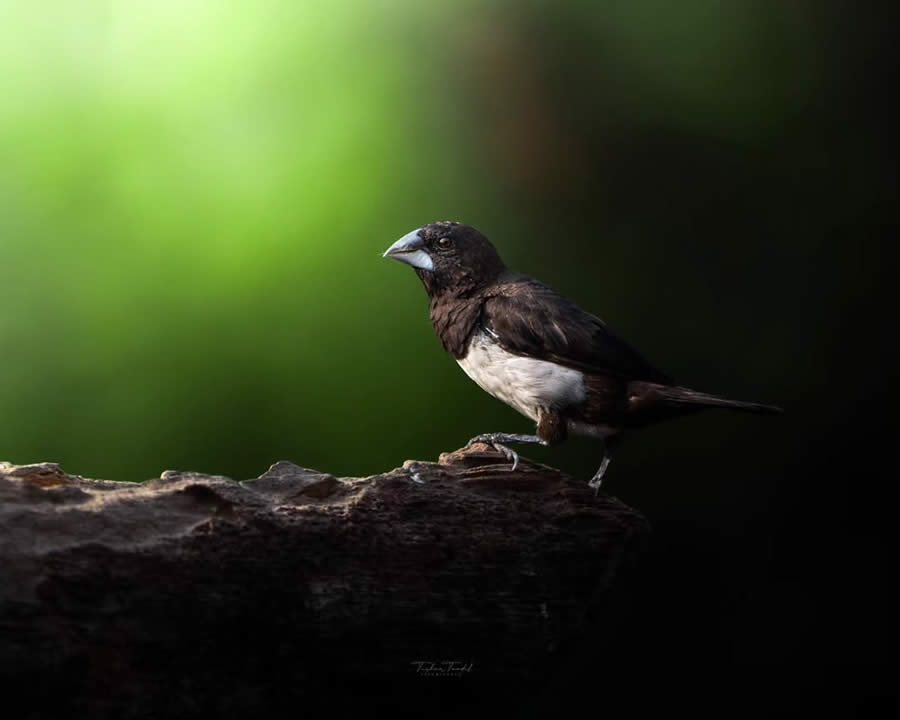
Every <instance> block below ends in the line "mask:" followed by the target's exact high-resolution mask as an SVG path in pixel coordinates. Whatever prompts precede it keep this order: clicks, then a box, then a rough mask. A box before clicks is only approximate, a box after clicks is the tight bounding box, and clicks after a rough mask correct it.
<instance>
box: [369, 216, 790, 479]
mask: <svg viewBox="0 0 900 720" xmlns="http://www.w3.org/2000/svg"><path fill="white" fill-rule="evenodd" d="M384 257H389V258H393V259H394V260H399V261H400V262H402V263H406V264H407V265H411V266H412V267H413V268H414V269H415V272H416V275H418V276H419V278H420V279H421V281H422V283H423V284H424V285H425V291H426V292H427V293H428V297H429V299H430V306H429V307H430V315H431V324H432V325H433V326H434V330H435V332H436V333H437V336H438V338H439V339H440V341H441V345H443V347H444V349H445V350H446V351H447V352H449V353H450V354H451V355H453V357H454V358H455V359H456V362H457V363H459V366H460V367H461V368H462V369H463V370H464V371H465V373H466V374H467V375H468V376H469V377H470V378H471V379H472V380H474V381H475V382H476V383H478V385H479V386H481V388H482V389H483V390H486V391H487V392H488V393H490V394H491V395H493V396H494V397H495V398H497V399H498V400H502V401H503V402H505V403H506V404H507V405H510V406H511V407H513V408H515V409H516V410H518V411H519V412H520V413H522V414H523V415H525V416H526V417H528V418H530V419H531V420H533V421H534V422H535V423H537V434H536V435H523V434H516V433H501V432H495V433H485V434H482V435H477V436H475V437H474V438H472V439H471V440H470V441H469V443H468V445H467V447H468V446H471V445H472V444H473V443H476V442H481V443H486V444H488V445H490V446H492V447H493V448H494V449H495V450H497V451H498V452H500V453H502V454H503V455H504V456H505V457H506V458H507V459H508V460H510V462H512V469H513V470H515V469H516V468H517V467H518V464H519V456H518V454H517V453H516V452H515V451H514V450H512V449H511V448H509V447H507V445H506V443H533V444H539V445H555V444H557V443H561V442H562V441H564V440H565V439H566V437H567V436H568V435H569V434H570V433H571V434H573V435H583V436H588V437H591V438H595V439H597V440H598V441H599V442H600V444H601V446H602V460H601V463H600V467H599V468H598V469H597V472H596V473H595V474H594V476H593V477H592V478H591V480H590V481H589V483H588V484H589V485H590V486H591V487H592V488H594V489H595V490H599V487H600V484H601V482H602V480H603V476H604V474H605V473H606V469H607V467H608V466H609V461H610V452H609V448H610V445H611V444H612V443H613V442H614V441H615V440H616V439H618V438H620V437H621V435H622V433H623V432H624V431H625V430H631V429H633V428H639V427H643V426H645V425H649V424H650V423H655V422H658V421H660V420H667V419H669V418H674V417H677V416H680V415H686V414H688V413H692V412H696V411H698V410H702V409H705V408H714V407H720V408H731V409H734V410H742V411H745V412H753V413H781V412H782V410H781V408H778V407H774V406H772V405H761V404H759V403H750V402H741V401H738V400H729V399H728V398H723V397H718V396H716V395H709V394H707V393H703V392H698V391H696V390H691V389H689V388H686V387H681V386H679V385H676V384H675V383H674V381H673V380H672V378H670V377H669V376H668V375H666V374H664V373H662V372H660V371H659V370H657V369H656V368H654V367H653V366H652V365H651V364H650V363H649V362H647V360H645V359H644V358H643V357H642V356H641V355H640V354H639V353H638V352H637V351H636V350H634V349H633V348H631V347H630V346H629V345H628V344H626V343H625V342H624V341H623V340H621V339H620V338H619V337H617V336H616V335H615V334H613V333H612V332H611V331H610V330H609V328H608V327H607V326H606V323H604V322H603V321H602V320H601V319H600V318H598V317H596V316H595V315H592V314H590V313H588V312H585V311H584V310H582V309H581V308H579V307H578V306H577V305H576V304H575V303H574V302H572V301H571V300H569V299H567V298H565V297H563V296H562V295H560V294H559V293H557V292H556V291H555V290H553V289H552V288H549V287H547V286H546V285H544V284H542V283H540V282H538V281H537V280H535V279H533V278H530V277H528V276H527V275H522V274H520V273H517V272H514V271H512V270H510V269H509V268H507V267H506V265H505V264H504V263H503V260H501V259H500V255H499V254H498V253H497V250H496V249H495V248H494V246H493V245H492V244H491V243H490V242H489V241H488V239H487V238H486V237H485V236H484V235H482V234H481V233H480V232H479V231H478V230H476V229H475V228H473V227H469V226H468V225H463V224H461V223H457V222H436V223H432V224H430V225H425V226H424V227H421V228H418V229H416V230H413V231H412V232H410V233H407V234H406V235H404V236H403V237H401V238H400V239H399V240H398V241H397V242H395V243H394V244H393V245H391V246H390V247H389V248H388V249H387V250H386V251H385V253H384Z"/></svg>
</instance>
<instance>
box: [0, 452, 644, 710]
mask: <svg viewBox="0 0 900 720" xmlns="http://www.w3.org/2000/svg"><path fill="white" fill-rule="evenodd" d="M648 531H649V530H648V526H647V523H646V521H645V520H644V518H643V517H642V516H641V515H640V514H639V513H638V512H636V511H634V510H632V509H631V508H629V507H627V506H626V505H624V504H622V503H621V502H619V501H618V500H616V499H615V498H613V497H610V496H608V495H604V494H601V495H600V496H599V497H597V498H595V497H594V494H593V492H592V491H591V490H590V489H589V488H588V487H587V486H586V484H585V483H584V482H583V480H575V479H572V478H570V477H568V476H566V475H564V474H562V473H561V472H559V471H557V470H554V469H552V468H549V467H546V466H543V465H538V464H535V463H532V462H529V461H527V460H525V459H523V461H522V463H521V465H520V469H519V470H518V471H517V472H515V473H512V472H510V468H509V464H508V463H507V462H506V461H505V460H503V459H502V458H501V457H499V456H498V455H496V454H495V453H493V452H492V451H489V450H488V448H486V447H485V446H475V447H473V448H471V449H468V450H460V451H456V452H453V453H448V454H445V455H442V456H441V458H440V461H439V462H438V463H425V462H407V463H405V464H404V466H403V467H402V468H398V469H396V470H392V471H390V472H387V473H384V474H381V475H374V476H372V477H366V478H335V477H333V476H332V475H329V474H327V473H321V472H317V471H314V470H309V469H306V468H302V467H299V466H297V465H293V464H292V463H288V462H279V463H276V464H275V465H273V466H272V467H271V468H270V469H269V470H268V472H266V473H265V474H263V475H262V476H260V477H259V478H257V479H254V480H248V481H244V482H236V481H234V480H231V479H229V478H226V477H220V476H209V475H201V474H197V473H189V472H173V471H167V472H164V473H163V474H162V476H161V477H159V478H158V479H154V480H150V481H147V482H145V483H141V484H133V483H119V482H110V481H102V480H88V479H85V478H81V477H78V476H73V475H69V474H66V473H65V472H63V471H62V470H61V469H60V468H59V467H58V466H57V465H55V464H52V463H41V464H36V465H25V466H16V465H10V464H7V463H0V677H2V680H3V683H4V685H6V686H7V687H9V688H11V689H12V690H13V691H14V693H21V694H22V695H23V697H25V698H26V699H27V700H28V701H29V703H30V704H29V705H28V706H27V707H29V708H31V710H30V711H29V712H31V713H32V714H31V715H29V712H26V713H25V715H21V714H20V715H19V716H20V717H29V716H33V717H43V716H46V713H48V712H57V713H59V712H65V713H68V715H67V716H69V717H71V716H73V715H78V716H90V717H94V718H105V717H134V718H144V717H147V718H149V717H153V718H159V717H184V716H190V715H200V714H208V715H209V716H211V717H223V716H230V715H235V716H236V715H240V714H242V713H247V712H253V711H262V710H266V709H270V708H272V707H274V704H273V703H275V702H276V701H277V702H278V704H279V706H281V705H282V704H284V703H291V702H311V701H312V700H313V699H321V698H322V697H325V696H328V697H331V698H332V702H335V703H339V701H340V698H341V697H343V698H344V699H345V700H346V699H347V698H349V697H352V696H353V695H354V693H355V692H357V691H358V692H359V693H362V694H365V695H366V696H367V697H369V696H370V697H372V698H375V699H376V700H378V699H380V700H384V699H385V698H386V697H388V696H391V695H392V694H393V695H394V696H395V697H394V699H395V700H396V694H397V693H398V692H399V691H398V689H397V688H398V685H397V683H398V682H401V683H402V682H405V681H407V680H410V681H412V680H413V679H415V680H416V681H417V682H418V683H419V686H421V684H422V682H423V680H422V678H423V677H431V678H432V682H441V681H440V680H439V678H441V677H445V678H447V677H454V678H457V680H459V679H478V680H480V681H481V682H482V683H483V686H479V687H482V689H483V690H484V688H487V687H488V686H490V687H491V688H495V687H499V686H497V685H496V684H495V683H493V682H490V683H487V682H485V681H486V680H488V679H489V678H500V677H502V678H505V679H507V680H509V679H510V678H513V679H514V680H513V682H516V683H521V682H522V681H532V682H534V681H537V680H538V679H539V677H540V673H541V668H543V667H545V665H546V663H547V662H548V659H550V658H552V657H553V654H554V652H555V651H556V650H557V649H558V648H559V646H560V644H561V643H565V642H569V643H571V642H573V641H574V642H577V641H578V637H579V633H580V632H581V631H582V629H583V626H584V619H585V615H586V613H588V612H589V611H591V610H592V609H596V608H597V606H598V605H599V604H602V602H603V598H604V596H605V591H606V590H608V588H609V587H610V585H611V582H612V580H613V577H614V575H615V573H616V571H617V569H619V568H620V566H621V565H622V563H623V562H624V561H627V559H628V558H629V557H631V556H633V555H634V553H635V552H636V551H637V550H639V549H640V547H641V546H642V544H643V540H644V539H645V538H646V536H647V533H648ZM371 678H382V679H385V681H384V682H380V681H379V682H376V683H374V684H371V683H369V684H367V682H366V680H367V679H371ZM387 679H389V680H387ZM473 687H474V686H473ZM354 688H356V689H355V690H354ZM335 689H339V690H335ZM484 691H485V692H493V690H484ZM473 692H475V691H473ZM479 692H480V691H479ZM476 695H477V693H476Z"/></svg>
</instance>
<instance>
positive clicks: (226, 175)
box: [0, 0, 898, 717]
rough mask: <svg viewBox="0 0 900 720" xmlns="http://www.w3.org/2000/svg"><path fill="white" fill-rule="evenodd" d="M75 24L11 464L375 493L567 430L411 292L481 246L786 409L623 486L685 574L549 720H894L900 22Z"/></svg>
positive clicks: (42, 85) (10, 244) (636, 590)
mask: <svg viewBox="0 0 900 720" xmlns="http://www.w3.org/2000/svg"><path fill="white" fill-rule="evenodd" d="M57 11H58V12H55V13H45V12H43V11H41V10H39V9H38V8H37V6H34V9H29V8H28V6H21V7H18V8H14V7H13V6H9V7H8V8H7V9H4V10H2V11H0V12H2V14H3V15H2V17H0V41H2V42H0V90H2V92H3V97H4V98H5V101H4V102H3V103H2V105H0V272H2V283H0V348H2V374H0V418H2V421H0V422H2V425H0V427H2V432H0V457H2V458H3V459H6V460H10V461H13V462H19V463H24V462H30V461H36V460H55V461H59V462H61V463H62V464H63V466H64V467H65V468H66V469H67V470H69V471H70V472H75V473H79V474H83V475H86V476H93V477H110V478H115V479H129V480H140V479H145V478H149V477H154V476H156V475H157V474H158V473H159V472H160V471H162V470H163V469H166V468H180V469H194V470H198V471H205V472H215V473H222V474H226V475H229V476H232V477H236V478H246V477H252V476H255V475H258V474H259V473H260V472H262V471H263V470H264V469H265V468H266V467H267V466H268V465H269V464H270V463H271V462H274V461H275V460H278V459H282V458H287V459H291V460H294V461H295V462H297V463H299V464H302V465H306V466H310V467H318V468H321V469H323V470H329V471H331V472H334V473H336V474H342V475H366V474H370V473H373V472H377V471H381V470H386V469H388V468H391V467H395V466H398V465H399V464H400V463H401V462H402V461H403V460H404V459H406V458H411V457H415V458H418V459H433V458H436V456H437V455H438V454H439V453H440V452H441V451H444V450H450V449H453V448H455V447H458V446H459V445H461V444H462V443H464V442H465V440H466V439H467V438H468V437H470V436H472V435H474V434H476V433H479V432H484V431H493V430H504V431H525V430H527V429H528V423H527V421H526V420H524V419H523V418H520V417H519V416H517V415H516V414H515V413H514V411H512V410H510V409H508V408H506V407H505V406H503V405H502V404H500V403H499V402H497V401H495V400H493V399H492V398H490V397H488V396H487V395H486V394H484V393H483V392H481V391H480V390H479V389H478V388H477V387H476V386H475V385H474V384H473V383H471V382H470V381H469V380H468V379H467V378H465V376H464V375H463V374H462V373H461V371H460V370H459V369H458V368H457V367H456V364H455V363H454V362H453V361H452V360H451V359H450V358H448V357H447V356H445V355H444V354H443V352H442V351H441V349H440V347H439V345H438V343H437V340H436V339H435V337H434V336H433V333H432V331H431V328H430V326H429V324H428V321H427V308H426V299H425V295H424V292H423V291H422V289H421V287H420V286H419V283H418V280H417V279H416V278H415V277H414V276H413V274H412V273H411V272H409V271H408V270H407V269H405V268H402V267H401V266H399V265H396V264H391V263H388V262H387V261H382V260H381V259H380V257H379V255H380V252H381V251H383V250H384V249H385V248H386V247H387V246H388V245H389V244H390V243H391V242H393V240H395V239H396V238H397V237H399V236H400V235H402V234H404V233H405V232H407V231H409V230H411V229H413V228H415V227H418V226H420V225H422V224H423V223H425V222H429V221H432V220H437V219H455V220H460V221H463V222H466V223H469V224H472V225H474V226H476V227H479V228H480V229H481V230H483V231H484V232H485V233H486V234H487V235H488V237H489V238H491V239H492V240H493V241H494V242H495V244H496V245H497V247H498V248H499V249H500V251H501V253H502V254H503V256H504V258H505V259H506V260H507V262H508V264H509V265H511V266H513V267H515V268H516V269H519V270H521V271H524V272H527V273H530V274H532V275H535V276H537V277H539V278H540V279H542V280H543V281H545V282H547V283H549V284H551V285H553V286H555V287H557V288H558V289H560V290H561V291H563V292H564V293H566V294H568V295H569V296H571V297H572V298H574V299H575V300H576V301H578V302H579V303H580V304H582V305H583V306H584V307H586V308H588V309H590V310H592V311H594V312H596V313H597V314H599V315H600V316H601V317H603V318H604V319H606V320H607V322H608V323H609V324H610V325H611V326H612V327H613V328H614V329H615V330H616V331H617V332H618V333H619V334H621V335H622V336H624V337H625V338H627V339H629V340H630V341H631V342H632V343H633V344H634V345H636V346H637V347H638V348H640V349H641V350H642V351H643V352H644V354H646V355H647V356H648V357H649V358H650V359H651V361H653V362H654V363H655V364H657V365H658V366H660V367H661V368H662V369H663V370H665V371H667V372H669V373H671V374H673V375H674V376H675V377H676V378H677V379H678V380H679V381H680V382H682V383H683V384H686V385H689V386H692V387H697V388H699V389H704V390H708V391H712V392H720V393H723V394H727V395H729V396H733V397H737V398H740V399H746V400H756V401H760V402H770V403H777V404H779V405H781V406H783V407H784V408H785V409H786V414H785V416H784V417H781V418H762V417H753V416H741V415H730V414H726V413H720V414H717V413H709V414H707V415H701V416H696V417H692V418H688V419H684V420H680V421H677V422H673V423H670V424H667V425H661V426H658V427H655V428H652V429H648V430H646V431H643V432H641V433H640V434H635V435H634V436H632V437H630V438H628V439H627V440H626V442H625V443H624V444H623V446H622V449H621V450H620V451H619V452H618V454H617V456H616V458H615V460H614V462H613V464H612V465H611V469H610V473H609V475H608V476H607V484H606V489H608V490H609V491H610V492H612V493H614V494H616V495H617V496H619V497H620V498H622V499H623V500H624V501H626V502H628V503H629V504H631V505H633V506H634V507H636V508H639V509H640V510H641V511H643V512H644V513H645V514H646V515H647V517H648V518H649V519H650V521H651V523H652V525H653V527H654V539H653V543H652V545H651V547H650V548H649V550H648V552H647V554H646V556H645V557H644V559H643V561H642V562H641V563H640V564H639V565H638V566H636V567H634V568H630V569H629V571H628V582H627V583H624V584H623V586H622V588H620V590H618V591H617V593H616V595H615V597H614V598H613V599H612V601H611V602H612V606H611V607H610V609H609V611H608V613H606V615H605V616H604V617H595V618H593V624H592V629H591V632H590V634H589V637H590V638H592V640H593V642H592V650H585V649H583V648H576V649H572V650H568V649H564V652H563V653H562V654H561V656H560V660H559V664H558V666H557V671H556V672H549V674H548V679H547V680H548V685H547V687H546V688H545V689H544V690H542V691H541V693H542V695H541V698H540V699H539V701H538V702H537V703H536V704H534V705H530V707H531V708H532V709H534V710H535V711H539V712H542V711H544V710H546V711H550V710H551V709H553V708H556V707H557V704H558V703H560V702H563V700H562V699H561V698H569V699H570V700H571V699H573V698H574V699H578V698H583V699H586V700H587V701H592V702H593V703H594V706H595V707H597V708H599V707H600V702H601V699H602V698H603V697H609V696H610V694H615V695H616V696H617V697H618V698H619V699H623V698H625V697H628V698H630V699H631V701H633V702H635V703H637V705H636V706H635V707H638V708H640V707H644V708H647V709H651V708H652V709H655V710H657V711H659V710H663V709H666V708H670V709H671V710H672V711H675V710H678V711H679V712H680V711H684V710H694V711H696V712H701V711H704V710H708V711H710V712H717V711H720V712H722V713H725V714H736V713H739V712H741V711H746V712H747V714H748V715H754V716H771V715H774V714H780V713H781V712H785V713H787V712H812V711H815V712H818V713H823V712H827V713H828V714H833V716H835V717H852V716H857V715H858V716H872V717H877V716H883V715H887V714H888V713H889V711H890V709H891V708H893V707H894V703H895V701H896V696H895V687H894V686H895V685H896V680H895V675H896V667H895V663H894V659H893V646H894V641H895V638H894V633H893V617H892V613H891V610H892V609H893V597H892V587H891V586H892V584H893V582H892V581H893V577H892V576H893V573H894V570H895V560H894V555H893V552H892V548H890V547H889V545H888V540H889V538H890V535H891V533H890V532H889V528H891V525H892V522H893V515H894V513H893V505H891V504H890V503H889V502H888V501H887V497H886V496H887V493H888V490H890V489H892V486H893V484H894V482H895V478H896V474H897V472H896V467H895V461H893V460H892V458H891V451H892V449H893V445H894V437H893V433H892V428H891V411H890V408H891V405H890V398H891V397H892V396H893V395H895V392H894V390H895V385H894V383H895V378H896V375H897V373H896V370H895V368H896V363H897V356H896V352H895V348H894V338H895V335H896V332H897V324H896V297H895V295H896V293H895V292H894V290H895V288H894V285H895V283H896V268H897V251H896V238H897V235H896V203H895V191H896V179H897V178H896V174H897V170H896V155H897V153H896V150H897V147H896V145H897V140H896V138H897V130H896V128H897V126H898V118H897V114H896V112H895V111H894V109H893V104H894V103H893V101H894V100H895V96H896V93H897V82H896V81H897V78H896V75H895V72H894V71H895V53H896V50H895V47H896V12H892V13H886V12H883V11H881V10H878V11H876V10H875V9H874V7H873V6H869V5H865V6H863V5H857V4H853V3H849V2H828V3H812V2H796V3H781V2H774V0H772V1H767V2H751V1H750V0H735V1H734V2H730V3H712V2H701V1H700V0H690V1H688V2H681V3H665V2H661V1H654V0H641V1H639V2H630V3H615V2H614V3H602V4H600V3H587V2H584V3H580V2H576V3H549V2H547V3H541V2H523V3H511V2H499V1H498V2H492V3H482V4H478V5H476V4H474V3H451V2H449V0H448V1H447V2H446V3H434V4H430V5H428V7H427V8H425V7H420V4H418V3H411V2H400V1H398V2H391V3H384V4H380V3H371V4H369V3H352V2H336V3H330V4H326V3H324V2H323V3H316V2H310V3H302V4H290V3H279V2H274V1H271V2H262V3H256V4H253V5H252V6H250V5H247V6H246V7H241V6H239V5H233V4H227V3H219V2H200V1H199V0H198V1H197V2H189V3H178V4H175V3H165V2H163V3H149V2H147V3H142V2H135V3H129V4H128V5H127V7H125V6H122V7H116V6H114V5H107V4H103V3H99V2H90V1H86V2H82V3H75V4H72V5H71V6H68V5H67V6H66V7H65V8H64V7H63V6H62V5H61V6H60V7H59V8H57ZM891 15H893V17H892V16H891ZM533 456H534V457H537V458H539V459H541V460H543V461H546V462H550V463H553V464H555V465H558V466H560V467H563V468H565V469H566V470H567V471H569V472H571V473H572V474H575V475H578V476H583V477H584V478H585V479H587V478H588V477H590V475H591V474H592V472H593V471H594V469H595V466H596V464H597V450H596V448H595V447H592V446H591V445H590V443H588V442H586V441H573V442H571V443H570V444H569V445H568V446H567V447H565V448H562V449H559V450H553V451H535V452H534V453H533ZM632 688H633V689H634V692H631V689H632ZM666 688H668V689H666ZM673 688H674V689H673ZM613 689H615V693H613ZM440 692H441V694H442V695H443V699H444V702H445V703H448V704H449V705H450V706H452V705H453V702H454V698H456V702H459V703H463V702H464V701H465V698H466V695H465V693H464V692H463V691H462V689H461V687H460V686H457V687H454V686H453V685H452V684H449V683H444V684H443V685H441V686H440ZM529 697H530V696H529ZM720 700H721V703H723V704H718V703H719V702H720ZM573 701H574V700H573ZM515 702H516V700H515V698H514V697H511V698H510V703H512V704H515Z"/></svg>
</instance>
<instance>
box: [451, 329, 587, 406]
mask: <svg viewBox="0 0 900 720" xmlns="http://www.w3.org/2000/svg"><path fill="white" fill-rule="evenodd" d="M457 362H458V363H459V366H460V367H461V368H462V369H463V370H464V371H465V373H466V375H468V376H469V377H470V378H472V379H473V380H474V381H475V382H476V383H478V385H480V386H481V388H482V389H483V390H485V391H487V392H489V393H490V394H491V395H493V396H494V397H495V398H497V399H498V400H502V401H503V402H505V403H506V404H507V405H510V406H511V407H514V408H515V409H516V410H518V411H519V412H520V413H522V414H523V415H525V416H526V417H529V418H531V419H532V420H534V421H535V422H537V420H538V415H539V414H540V413H541V411H542V410H549V409H562V408H565V407H567V406H569V405H575V404H577V403H580V402H584V399H585V392H584V376H583V375H582V374H581V372H579V371H578V370H573V369H571V368H566V367H562V366H561V365H557V364H556V363H552V362H547V361H546V360H535V359H534V358H529V357H523V356H521V355H513V354H512V353H509V352H507V351H506V350H504V349H503V348H502V347H500V344H499V343H497V342H496V341H495V340H494V339H493V338H491V337H490V336H489V335H486V334H485V333H483V332H478V333H476V334H474V335H473V336H472V339H471V340H470V341H469V351H468V353H466V356H465V357H464V358H463V359H462V360H457Z"/></svg>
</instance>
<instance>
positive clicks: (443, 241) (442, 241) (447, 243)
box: [438, 237, 453, 250]
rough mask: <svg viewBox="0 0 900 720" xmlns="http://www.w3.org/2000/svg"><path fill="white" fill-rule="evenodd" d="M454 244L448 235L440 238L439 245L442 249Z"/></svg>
mask: <svg viewBox="0 0 900 720" xmlns="http://www.w3.org/2000/svg"><path fill="white" fill-rule="evenodd" d="M452 244H453V243H452V242H451V241H450V238H448V237H442V238H440V239H439V240H438V247H439V248H440V249H441V250H446V249H447V248H448V247H450V245H452Z"/></svg>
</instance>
